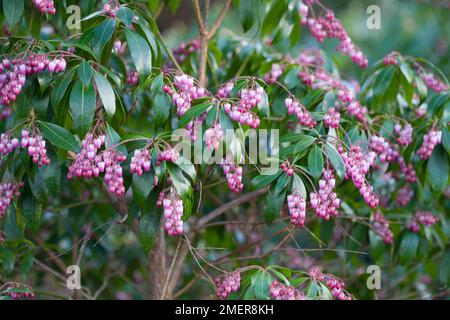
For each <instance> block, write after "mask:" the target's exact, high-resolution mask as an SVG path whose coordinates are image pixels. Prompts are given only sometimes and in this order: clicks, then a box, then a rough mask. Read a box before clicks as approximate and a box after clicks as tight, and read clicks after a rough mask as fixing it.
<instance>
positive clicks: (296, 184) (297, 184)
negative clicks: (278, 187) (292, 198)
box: [292, 174, 307, 201]
mask: <svg viewBox="0 0 450 320" xmlns="http://www.w3.org/2000/svg"><path fill="white" fill-rule="evenodd" d="M294 190H297V191H298V193H299V194H300V196H301V197H302V198H303V199H305V201H306V200H307V193H306V187H305V184H304V183H303V180H302V179H301V178H300V176H299V175H297V174H294V179H293V181H292V192H294Z"/></svg>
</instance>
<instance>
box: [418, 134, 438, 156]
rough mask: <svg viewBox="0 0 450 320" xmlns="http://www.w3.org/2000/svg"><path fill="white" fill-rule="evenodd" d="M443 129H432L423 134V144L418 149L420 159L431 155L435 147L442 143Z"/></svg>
mask: <svg viewBox="0 0 450 320" xmlns="http://www.w3.org/2000/svg"><path fill="white" fill-rule="evenodd" d="M441 140H442V131H441V130H434V129H433V130H431V131H430V132H428V133H426V134H425V135H424V136H423V142H422V146H421V147H420V148H419V150H417V155H418V156H419V158H420V159H422V160H425V159H428V158H429V157H430V156H431V153H432V152H433V149H434V147H436V146H437V145H438V144H440V143H441Z"/></svg>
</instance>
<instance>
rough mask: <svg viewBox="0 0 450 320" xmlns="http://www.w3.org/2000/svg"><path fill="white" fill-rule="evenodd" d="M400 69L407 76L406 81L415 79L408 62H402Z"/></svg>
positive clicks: (409, 81)
mask: <svg viewBox="0 0 450 320" xmlns="http://www.w3.org/2000/svg"><path fill="white" fill-rule="evenodd" d="M400 71H401V72H402V74H403V76H404V77H405V79H406V81H408V83H412V82H413V80H414V75H413V72H412V70H411V68H410V67H409V65H408V64H407V63H406V62H402V63H401V64H400Z"/></svg>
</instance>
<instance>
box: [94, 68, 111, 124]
mask: <svg viewBox="0 0 450 320" xmlns="http://www.w3.org/2000/svg"><path fill="white" fill-rule="evenodd" d="M94 80H95V85H96V86H97V91H98V94H99V95H100V99H101V100H102V103H103V107H104V108H105V111H106V113H107V114H108V116H109V117H112V116H113V115H114V113H115V112H116V96H115V94H114V90H113V88H112V86H111V84H110V83H109V81H108V80H107V79H106V77H104V76H102V75H101V74H99V73H98V72H95V73H94Z"/></svg>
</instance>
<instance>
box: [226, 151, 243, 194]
mask: <svg viewBox="0 0 450 320" xmlns="http://www.w3.org/2000/svg"><path fill="white" fill-rule="evenodd" d="M221 167H222V170H223V173H224V174H225V177H226V179H227V184H228V188H229V189H230V191H231V192H236V193H240V192H241V191H242V189H243V188H244V184H243V183H242V167H241V166H239V165H238V164H235V163H234V160H233V157H232V156H231V155H230V154H228V155H227V156H226V157H225V158H224V159H222V163H221Z"/></svg>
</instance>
